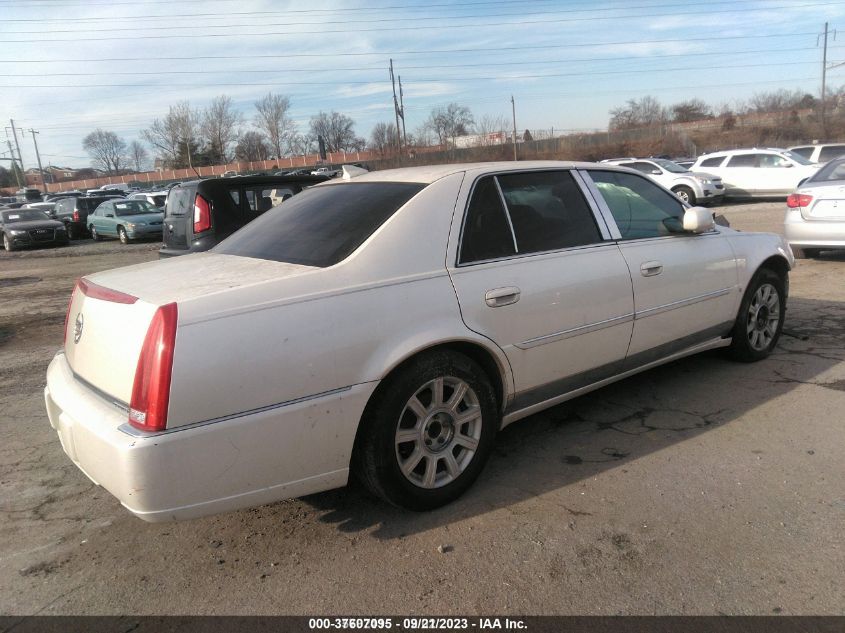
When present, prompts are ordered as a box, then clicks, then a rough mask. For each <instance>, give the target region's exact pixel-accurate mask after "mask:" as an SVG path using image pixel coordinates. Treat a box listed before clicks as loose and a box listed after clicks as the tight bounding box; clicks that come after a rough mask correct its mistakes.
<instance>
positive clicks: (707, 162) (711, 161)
mask: <svg viewBox="0 0 845 633" xmlns="http://www.w3.org/2000/svg"><path fill="white" fill-rule="evenodd" d="M723 160H725V157H724V156H716V157H715V158H705V159H704V160H703V161H701V166H702V167H718V166H719V165H721V164H722V161H723Z"/></svg>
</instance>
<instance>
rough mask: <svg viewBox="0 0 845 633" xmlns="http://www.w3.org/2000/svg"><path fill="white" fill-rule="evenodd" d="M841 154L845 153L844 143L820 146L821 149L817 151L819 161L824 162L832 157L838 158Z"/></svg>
mask: <svg viewBox="0 0 845 633" xmlns="http://www.w3.org/2000/svg"><path fill="white" fill-rule="evenodd" d="M843 154H845V145H828V146H827V147H822V151H820V152H819V162H820V163H826V162H827V161H829V160H832V159H834V158H839V157H840V156H842V155H843Z"/></svg>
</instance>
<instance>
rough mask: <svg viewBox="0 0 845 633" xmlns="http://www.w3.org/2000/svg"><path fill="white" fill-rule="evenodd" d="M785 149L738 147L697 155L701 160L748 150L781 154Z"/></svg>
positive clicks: (745, 152) (747, 151) (743, 152)
mask: <svg viewBox="0 0 845 633" xmlns="http://www.w3.org/2000/svg"><path fill="white" fill-rule="evenodd" d="M787 151H789V150H785V149H783V148H782V147H744V148H740V149H725V150H722V151H720V152H708V153H706V154H702V155H701V156H699V157H698V160H701V159H702V158H716V157H718V156H734V155H735V154H748V153H749V152H770V153H779V154H782V153H784V152H787Z"/></svg>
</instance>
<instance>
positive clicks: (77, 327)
mask: <svg viewBox="0 0 845 633" xmlns="http://www.w3.org/2000/svg"><path fill="white" fill-rule="evenodd" d="M84 324H85V319H83V318H82V313H81V312H80V313H79V314H77V315H76V322H75V323H74V324H73V342H74V343H78V342H79V339H81V338H82V326H83V325H84Z"/></svg>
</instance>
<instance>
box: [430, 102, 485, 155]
mask: <svg viewBox="0 0 845 633" xmlns="http://www.w3.org/2000/svg"><path fill="white" fill-rule="evenodd" d="M428 125H429V126H430V127H431V129H432V131H433V132H434V133H435V134H436V135H437V138H438V139H439V140H440V144H441V145H445V144H446V143H447V142H451V143H452V145H453V146H454V145H455V139H456V138H457V137H459V136H465V135H467V134H469V131H470V130H471V129H472V127H473V126H474V125H475V119H474V118H473V116H472V112H471V111H470V109H469V108H467V107H466V106H462V105H459V104H457V103H450V104H449V105H447V106H446V107H445V108H443V107H441V108H435V109H434V110H432V111H431V114H430V115H429V117H428Z"/></svg>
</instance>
